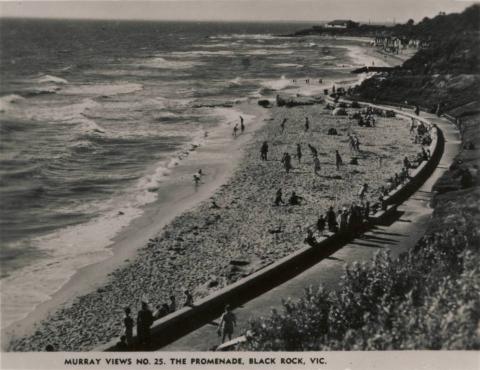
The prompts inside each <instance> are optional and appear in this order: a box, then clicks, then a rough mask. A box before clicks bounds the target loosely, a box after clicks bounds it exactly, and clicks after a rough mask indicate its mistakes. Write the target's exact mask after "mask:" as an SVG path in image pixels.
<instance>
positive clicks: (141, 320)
mask: <svg viewBox="0 0 480 370" xmlns="http://www.w3.org/2000/svg"><path fill="white" fill-rule="evenodd" d="M152 324H153V314H152V311H151V310H150V308H149V307H148V303H147V302H142V309H141V310H140V311H138V316H137V336H138V343H139V344H140V346H142V349H143V348H148V347H149V346H150V327H151V326H152Z"/></svg>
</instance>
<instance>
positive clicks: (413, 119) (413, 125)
mask: <svg viewBox="0 0 480 370" xmlns="http://www.w3.org/2000/svg"><path fill="white" fill-rule="evenodd" d="M414 132H415V118H413V117H412V122H410V133H411V134H412V133H414Z"/></svg>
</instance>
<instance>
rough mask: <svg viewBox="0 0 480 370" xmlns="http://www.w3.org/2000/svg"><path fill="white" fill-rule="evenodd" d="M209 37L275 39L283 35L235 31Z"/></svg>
mask: <svg viewBox="0 0 480 370" xmlns="http://www.w3.org/2000/svg"><path fill="white" fill-rule="evenodd" d="M209 38H211V39H221V40H232V39H243V40H248V39H251V40H273V39H277V38H281V36H273V35H268V34H248V33H235V34H232V35H215V36H210V37H209Z"/></svg>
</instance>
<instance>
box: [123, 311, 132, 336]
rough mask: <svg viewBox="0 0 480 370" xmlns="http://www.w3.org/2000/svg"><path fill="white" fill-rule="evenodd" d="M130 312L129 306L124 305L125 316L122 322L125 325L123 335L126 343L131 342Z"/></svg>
mask: <svg viewBox="0 0 480 370" xmlns="http://www.w3.org/2000/svg"><path fill="white" fill-rule="evenodd" d="M131 312H132V311H131V310H130V307H126V308H125V318H124V319H123V324H124V325H125V337H126V340H127V344H128V345H131V344H132V339H133V319H132V317H131V316H130V314H131Z"/></svg>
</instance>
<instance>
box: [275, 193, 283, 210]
mask: <svg viewBox="0 0 480 370" xmlns="http://www.w3.org/2000/svg"><path fill="white" fill-rule="evenodd" d="M280 203H282V204H285V203H284V202H283V199H282V189H278V190H277V194H276V196H275V205H276V206H279V205H280Z"/></svg>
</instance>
